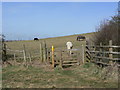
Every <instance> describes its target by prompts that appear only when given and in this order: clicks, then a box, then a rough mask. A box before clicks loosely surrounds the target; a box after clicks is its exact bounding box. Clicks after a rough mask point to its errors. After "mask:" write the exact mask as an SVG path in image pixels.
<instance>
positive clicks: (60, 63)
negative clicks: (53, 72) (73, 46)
mask: <svg viewBox="0 0 120 90" xmlns="http://www.w3.org/2000/svg"><path fill="white" fill-rule="evenodd" d="M62 63H63V61H62V51H61V58H60V67H61V68H62Z"/></svg>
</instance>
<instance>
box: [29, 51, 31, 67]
mask: <svg viewBox="0 0 120 90" xmlns="http://www.w3.org/2000/svg"><path fill="white" fill-rule="evenodd" d="M29 60H30V65H32V62H31V60H32V59H31V54H30V53H29Z"/></svg>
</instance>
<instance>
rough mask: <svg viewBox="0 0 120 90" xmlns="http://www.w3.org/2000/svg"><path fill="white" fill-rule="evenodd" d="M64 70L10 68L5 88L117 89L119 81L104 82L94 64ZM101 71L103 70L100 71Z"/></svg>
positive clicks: (5, 75) (6, 75)
mask: <svg viewBox="0 0 120 90" xmlns="http://www.w3.org/2000/svg"><path fill="white" fill-rule="evenodd" d="M87 66H88V64H87ZM89 66H90V67H88V68H87V67H86V64H85V65H81V66H73V67H71V68H68V69H65V70H62V69H61V68H59V67H56V68H55V69H54V70H52V69H49V68H47V69H49V70H47V69H45V68H42V67H39V68H38V67H28V68H25V67H23V66H8V67H5V68H3V77H2V79H3V88H16V87H17V88H117V87H118V83H117V80H116V81H115V80H112V81H109V80H103V79H101V78H100V75H99V74H98V73H96V72H95V71H96V70H98V68H97V67H96V66H94V65H93V64H89ZM100 71H101V70H100Z"/></svg>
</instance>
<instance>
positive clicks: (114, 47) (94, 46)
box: [86, 45, 120, 48]
mask: <svg viewBox="0 0 120 90" xmlns="http://www.w3.org/2000/svg"><path fill="white" fill-rule="evenodd" d="M86 46H89V47H104V48H110V47H112V48H120V46H113V45H112V46H103V45H102V46H98V45H96V46H95V45H86Z"/></svg>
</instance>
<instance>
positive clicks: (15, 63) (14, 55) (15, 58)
mask: <svg viewBox="0 0 120 90" xmlns="http://www.w3.org/2000/svg"><path fill="white" fill-rule="evenodd" d="M15 64H16V56H15V53H14V65H15Z"/></svg>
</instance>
